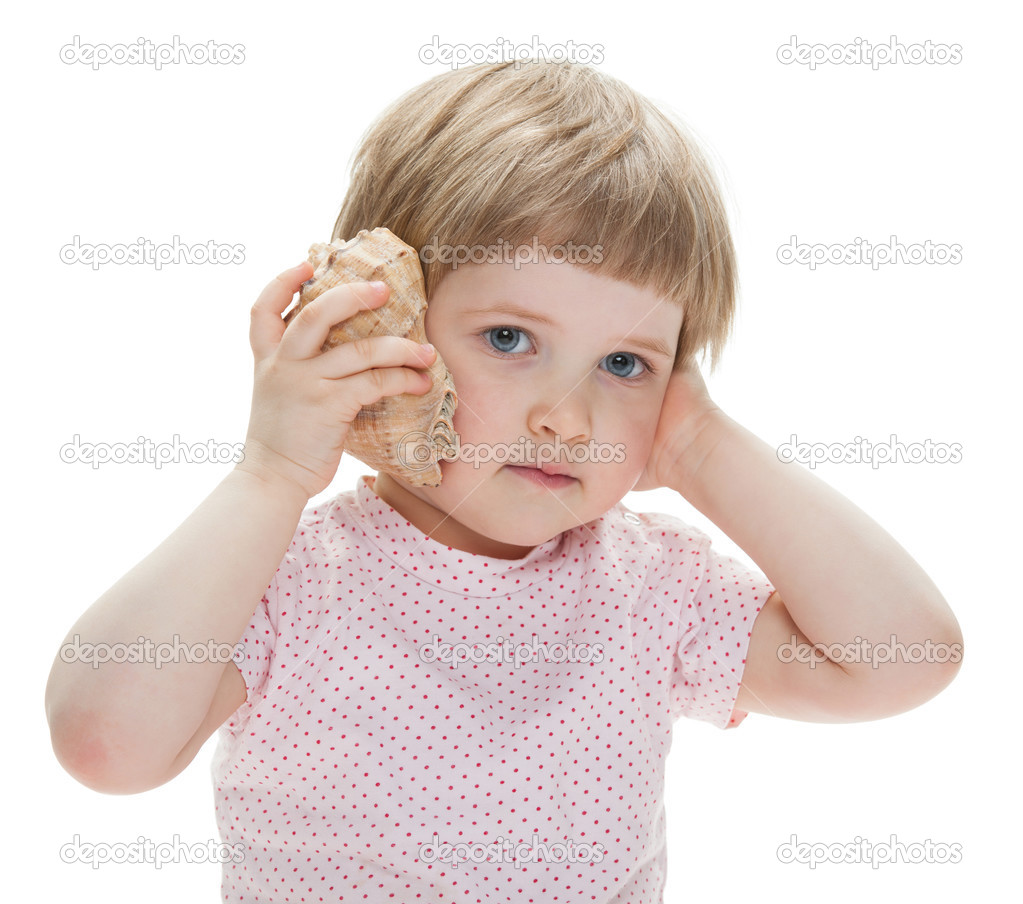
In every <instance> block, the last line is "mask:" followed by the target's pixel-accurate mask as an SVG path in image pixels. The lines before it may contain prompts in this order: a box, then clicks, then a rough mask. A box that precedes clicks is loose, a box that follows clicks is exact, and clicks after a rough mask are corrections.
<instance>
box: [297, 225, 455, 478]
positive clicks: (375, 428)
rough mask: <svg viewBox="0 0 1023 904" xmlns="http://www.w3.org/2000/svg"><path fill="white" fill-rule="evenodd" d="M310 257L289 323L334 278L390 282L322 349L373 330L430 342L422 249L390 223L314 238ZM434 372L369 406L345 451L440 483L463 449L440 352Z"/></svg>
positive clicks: (372, 463) (334, 329)
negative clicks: (443, 465)
mask: <svg viewBox="0 0 1023 904" xmlns="http://www.w3.org/2000/svg"><path fill="white" fill-rule="evenodd" d="M309 261H310V262H311V263H312V264H313V266H314V267H315V268H316V270H315V272H314V273H313V275H312V277H311V278H310V279H308V280H306V282H304V283H303V284H302V288H301V291H300V293H299V298H298V302H297V303H296V304H295V306H294V307H293V308H292V309H291V310H290V311H289V312H288V313H287V314H286V315H285V318H284V320H285V322H286V323H290V322H291V319H292V318H293V317H294V316H295V315H296V314H297V313H298V312H299V311H300V310H302V308H303V307H305V306H306V305H307V304H309V302H311V301H312V300H313V299H315V298H317V297H319V296H320V295H322V294H323V293H324V292H326V291H327V289H332V288H333V287H334V286H339V285H342V284H344V283H349V282H356V281H360V280H362V281H367V282H368V281H371V280H382V281H383V282H385V283H387V285H388V286H389V287H390V289H391V294H390V297H389V298H388V300H387V303H386V304H385V305H384V306H383V307H381V308H376V309H374V310H372V311H359V312H358V313H357V314H355V315H354V316H352V317H350V318H349V319H348V320H345V321H343V322H341V323H338V324H335V325H334V326H333V327H331V329H330V332H329V333H328V335H327V341H326V342H324V343H323V351H326V350H327V349H330V348H333V347H334V346H336V345H340V344H341V343H343V342H351V341H352V340H354V339H361V338H365V337H369V336H401V337H402V338H405V339H411V340H412V341H413V342H426V329H425V326H424V323H425V320H426V287H425V284H424V282H423V271H422V268H421V267H420V266H419V255H418V254H417V253H416V249H415V248H413V247H411V246H410V245H406V244H405V243H404V242H403V241H401V239H399V238H398V237H397V236H396V235H394V233H392V232H391V231H390V230H389V229H386V228H384V227H378V228H376V229H374V230H373V231H372V232H370V231H368V230H365V229H363V230H362V231H361V232H359V234H358V235H357V236H355V238H353V239H350V240H348V241H342V240H340V239H338V240H337V241H335V242H331V243H330V244H325V243H322V242H320V243H317V244H314V245H312V246H310V248H309ZM429 372H430V375H431V377H432V383H431V386H430V391H429V392H427V393H425V394H424V395H412V394H411V393H402V394H401V395H396V396H387V397H385V398H383V399H381V400H380V401H379V402H375V403H374V404H372V405H366V406H364V407H363V409H362V410H361V411H360V412H359V413H358V415H356V418H355V420H354V421H352V424H351V426H350V427H349V430H348V437H347V439H346V441H345V451H346V452H348V453H350V454H351V455H354V456H355V457H356V458H357V459H359V460H360V461H361V462H363V463H364V464H366V465H368V466H369V467H371V468H374V469H375V470H380V471H386V472H387V473H388V474H392V475H393V476H395V477H398V478H399V479H401V480H404V481H405V482H406V483H409V484H411V485H412V486H429V487H436V486H440V482H441V472H440V465H439V464H438V462H439V461H440V460H441V459H444V458H446V457H447V458H451V457H453V456H454V455H457V451H458V445H457V444H458V437H457V434H456V433H455V428H454V423H453V418H454V413H455V408H456V407H457V405H458V395H457V394H456V392H455V384H454V381H453V380H452V378H451V374H450V373H449V372H448V369H447V367H446V366H445V365H444V362H443V360H441V356H440V352H437V355H436V359H435V361H434V363H433V364H432V365H431V366H430V367H429Z"/></svg>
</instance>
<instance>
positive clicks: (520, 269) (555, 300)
mask: <svg viewBox="0 0 1023 904" xmlns="http://www.w3.org/2000/svg"><path fill="white" fill-rule="evenodd" d="M430 310H432V311H435V312H436V314H438V315H442V316H443V318H444V319H447V318H448V317H457V318H459V319H461V318H476V319H484V320H485V319H488V318H489V319H493V318H495V317H496V318H500V317H501V316H506V317H509V318H513V319H516V320H522V321H526V322H527V323H534V324H537V325H540V326H544V327H547V328H549V329H552V330H555V331H557V330H568V329H572V330H578V329H579V328H580V327H585V328H586V332H587V333H588V334H589V333H592V334H593V335H605V334H607V335H610V334H614V335H616V336H617V337H625V336H629V337H630V338H634V339H653V338H655V337H656V338H659V339H660V340H661V343H662V344H664V345H667V346H668V349H669V351H670V352H671V353H672V354H673V353H674V350H675V346H676V344H677V339H678V332H679V330H680V328H681V325H682V308H681V306H680V305H678V304H676V303H674V302H670V301H668V300H666V299H664V298H662V297H660V296H659V295H658V294H657V293H656V292H655V291H654V290H652V289H644V288H639V287H637V286H634V285H632V284H631V283H626V282H622V281H621V280H617V279H613V278H611V277H609V276H605V275H602V274H600V273H599V271H592V270H584V269H582V268H580V267H575V266H572V265H571V264H566V263H561V264H559V263H552V262H538V263H525V264H513V263H504V262H502V263H487V264H468V265H463V266H460V267H457V268H456V269H454V270H452V271H451V272H449V273H447V274H446V275H445V277H444V279H443V280H441V282H440V284H439V285H438V286H437V287H436V289H435V291H434V292H433V293H432V295H431V298H430ZM435 319H436V318H435Z"/></svg>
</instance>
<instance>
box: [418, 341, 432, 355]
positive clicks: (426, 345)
mask: <svg viewBox="0 0 1023 904" xmlns="http://www.w3.org/2000/svg"><path fill="white" fill-rule="evenodd" d="M419 347H420V348H421V349H422V350H423V351H424V352H426V354H430V352H432V351H433V346H432V345H430V343H429V342H420V343H419Z"/></svg>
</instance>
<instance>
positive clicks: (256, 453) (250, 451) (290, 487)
mask: <svg viewBox="0 0 1023 904" xmlns="http://www.w3.org/2000/svg"><path fill="white" fill-rule="evenodd" d="M273 454H274V453H270V452H269V450H266V449H264V448H263V446H262V444H261V443H259V442H258V441H253V440H247V441H246V443H245V451H244V454H243V457H242V460H241V461H239V462H238V463H237V464H236V465H235V466H234V469H233V471H232V473H233V474H237V475H239V478H240V479H243V480H245V481H247V482H251V484H252V485H253V486H255V487H258V489H259V492H260V493H262V494H268V495H270V496H273V497H276V498H277V499H279V500H280V501H281V502H282V503H283V504H290V505H292V506H295V505H297V506H298V507H299V509H302V508H305V505H306V503H308V502H309V500H310V498H312V496H314V495H315V493H311V492H309V489H308V488H307V487H305V486H303V485H302V484H301V483H300V482H299V481H297V480H294V479H292V478H290V477H288V476H286V475H285V474H283V473H281V471H280V470H279V469H277V468H275V467H274V466H273V463H272V461H270V460H269V459H271V458H272V455H273Z"/></svg>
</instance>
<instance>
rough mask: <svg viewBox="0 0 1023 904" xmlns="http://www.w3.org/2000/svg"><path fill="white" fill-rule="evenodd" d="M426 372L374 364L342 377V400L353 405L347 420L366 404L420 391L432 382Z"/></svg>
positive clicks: (424, 389)
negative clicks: (374, 365) (372, 366)
mask: <svg viewBox="0 0 1023 904" xmlns="http://www.w3.org/2000/svg"><path fill="white" fill-rule="evenodd" d="M432 382H433V380H432V378H431V377H430V375H429V374H425V373H421V372H419V371H415V370H410V369H409V368H408V367H375V368H373V369H372V370H366V371H363V372H362V373H359V374H356V375H355V376H350V377H346V378H345V383H344V385H345V395H344V399H345V404H351V405H353V408H352V410H351V411H350V413H348V414H349V415H350V416H346V420H349V421H350V420H351V419H354V417H355V415H357V414H358V413H359V411H360V410H361V409H362V408H364V407H366V406H367V405H373V404H374V403H376V402H379V401H380V400H381V399H383V398H385V397H386V396H395V395H401V394H402V393H410V394H411V395H423V394H424V393H426V392H428V391H429V389H430V386H431V385H432Z"/></svg>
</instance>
